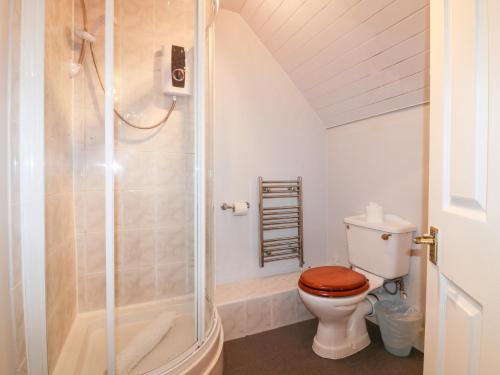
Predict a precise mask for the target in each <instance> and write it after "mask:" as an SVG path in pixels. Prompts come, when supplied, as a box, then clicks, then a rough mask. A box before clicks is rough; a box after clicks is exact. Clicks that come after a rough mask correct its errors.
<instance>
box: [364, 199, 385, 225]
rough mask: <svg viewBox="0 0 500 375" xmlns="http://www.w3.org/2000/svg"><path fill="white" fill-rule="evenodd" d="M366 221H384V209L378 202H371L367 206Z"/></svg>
mask: <svg viewBox="0 0 500 375" xmlns="http://www.w3.org/2000/svg"><path fill="white" fill-rule="evenodd" d="M365 215H366V221H367V222H369V223H382V222H383V221H384V209H383V208H382V206H380V205H379V204H377V203H374V202H370V203H369V204H368V206H366V208H365Z"/></svg>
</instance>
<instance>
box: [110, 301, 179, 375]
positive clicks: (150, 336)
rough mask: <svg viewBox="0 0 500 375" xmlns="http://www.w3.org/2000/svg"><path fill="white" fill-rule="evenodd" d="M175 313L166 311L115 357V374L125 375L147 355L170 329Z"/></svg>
mask: <svg viewBox="0 0 500 375" xmlns="http://www.w3.org/2000/svg"><path fill="white" fill-rule="evenodd" d="M175 316H176V313H175V311H167V312H164V313H161V314H160V315H158V317H157V318H156V319H155V320H153V321H151V322H150V323H149V324H148V325H147V326H146V327H144V328H143V329H142V330H141V331H140V332H139V333H137V334H136V335H135V336H134V338H133V339H132V340H130V342H129V343H128V344H127V345H126V346H125V347H124V348H123V350H122V351H120V352H119V353H118V355H117V357H116V374H118V375H126V374H129V373H130V371H131V370H132V369H133V368H134V367H135V366H137V365H138V364H139V362H140V361H141V360H142V359H143V358H144V357H145V356H146V355H148V354H149V353H150V352H151V351H152V350H153V349H154V348H156V346H157V345H158V344H159V343H160V341H161V340H163V338H164V337H165V336H166V335H167V333H168V331H170V328H172V325H173V322H174V319H175Z"/></svg>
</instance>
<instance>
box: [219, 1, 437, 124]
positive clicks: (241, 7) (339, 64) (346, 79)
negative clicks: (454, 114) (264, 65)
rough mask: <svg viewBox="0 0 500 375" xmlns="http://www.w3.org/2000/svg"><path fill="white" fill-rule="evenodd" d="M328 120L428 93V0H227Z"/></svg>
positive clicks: (371, 112) (366, 113) (407, 102)
mask: <svg viewBox="0 0 500 375" xmlns="http://www.w3.org/2000/svg"><path fill="white" fill-rule="evenodd" d="M221 5H222V7H223V8H225V9H227V10H231V11H234V12H238V13H240V14H241V16H242V17H243V18H244V19H245V21H246V22H247V23H248V25H249V26H250V27H251V28H252V29H253V31H254V32H255V33H256V34H257V35H258V37H259V38H260V39H261V41H262V42H263V43H264V44H265V45H266V47H267V48H268V50H269V51H270V52H271V53H272V54H273V55H274V57H275V58H276V60H277V61H278V62H279V63H280V64H281V66H282V67H283V69H284V70H285V71H286V72H287V73H288V74H289V76H290V78H291V79H292V80H293V81H294V83H295V84H296V86H297V87H298V88H299V89H300V90H301V92H302V93H303V95H304V96H305V97H306V98H307V99H308V100H309V102H310V103H311V105H312V106H313V107H314V109H315V110H316V111H317V113H318V115H319V116H320V117H321V119H322V120H323V122H324V123H325V125H326V126H327V127H332V126H338V125H342V124H346V123H349V122H352V121H356V120H360V119H363V118H368V117H371V116H375V115H379V114H382V113H387V112H391V111H394V110H397V109H401V108H405V107H410V106H413V105H417V104H421V103H424V102H427V101H428V99H429V90H428V85H429V77H428V76H429V69H428V61H429V0H222V1H221Z"/></svg>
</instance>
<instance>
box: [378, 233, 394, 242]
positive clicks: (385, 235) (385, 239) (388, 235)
mask: <svg viewBox="0 0 500 375" xmlns="http://www.w3.org/2000/svg"><path fill="white" fill-rule="evenodd" d="M391 236H392V234H391V233H382V235H381V236H380V238H382V239H383V240H384V241H387V240H388V239H389V237H391Z"/></svg>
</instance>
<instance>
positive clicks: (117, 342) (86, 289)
mask: <svg viewBox="0 0 500 375" xmlns="http://www.w3.org/2000/svg"><path fill="white" fill-rule="evenodd" d="M66 5H67V7H65V8H64V10H65V11H64V12H61V11H60V10H61V9H63V8H59V7H58V3H57V1H55V0H49V1H48V2H47V3H46V15H47V17H46V39H47V41H46V54H47V56H46V73H45V77H46V82H47V84H46V95H45V96H46V105H47V107H46V117H45V126H46V136H47V139H46V140H45V144H46V147H45V160H46V166H45V172H46V173H45V180H46V184H47V183H48V184H49V185H47V196H46V213H45V214H46V228H45V229H46V233H47V242H46V245H45V251H46V252H45V258H46V264H47V268H46V271H45V279H46V300H47V306H46V313H47V317H48V319H47V324H46V327H47V337H46V338H47V342H48V344H47V346H48V362H49V365H48V369H49V373H50V374H70V373H71V374H90V373H92V374H103V373H105V372H107V373H108V374H109V373H113V372H114V373H116V374H144V373H149V372H151V371H155V370H157V369H161V371H168V370H169V369H171V368H173V367H175V366H176V365H178V364H179V363H181V362H182V361H183V360H185V359H187V358H188V357H189V356H190V355H192V354H193V353H194V352H195V351H196V350H197V349H199V347H200V345H201V343H202V342H203V341H204V340H205V339H206V338H207V335H208V334H209V333H210V332H211V331H212V326H213V322H214V318H215V309H214V305H213V294H214V293H213V292H214V275H213V238H212V234H213V230H212V225H213V224H212V223H213V220H212V215H213V207H214V205H213V200H212V187H211V186H212V183H211V176H212V173H211V169H212V133H211V129H212V127H211V125H212V121H211V116H212V112H211V103H212V102H211V54H210V48H208V47H209V45H210V41H211V38H210V33H211V31H210V30H209V29H207V28H206V25H207V24H210V23H211V22H212V21H213V19H214V17H215V13H216V7H214V3H213V2H212V0H169V1H166V0H126V1H125V0H115V1H114V2H113V0H75V1H74V4H71V6H69V5H68V4H66ZM113 12H114V15H112V13H113ZM205 17H206V18H207V19H205ZM71 27H74V28H75V33H74V34H75V36H74V40H73V41H72V43H71V48H68V46H67V45H66V43H67V40H66V38H67V30H68V29H70V28H71ZM61 51H64V53H62V52H61ZM75 51H76V52H75ZM71 57H73V61H74V63H73V64H72V65H71V71H70V77H71V78H68V77H67V72H66V71H64V72H63V73H64V74H62V73H61V74H60V72H61V71H62V69H60V67H61V66H63V64H65V63H66V62H67V60H68V59H71ZM61 85H62V86H61ZM106 89H108V90H107V91H106ZM63 125H64V126H63ZM61 167H63V168H64V169H63V170H61ZM63 172H64V174H63ZM54 189H55V190H54ZM58 215H59V216H58ZM73 217H74V218H75V220H74V222H73V221H72V220H69V219H68V218H73ZM59 240H60V241H59ZM63 240H64V243H62V242H61V241H63ZM113 368H114V370H113Z"/></svg>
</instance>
